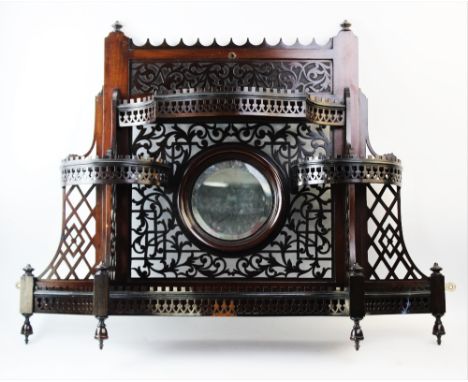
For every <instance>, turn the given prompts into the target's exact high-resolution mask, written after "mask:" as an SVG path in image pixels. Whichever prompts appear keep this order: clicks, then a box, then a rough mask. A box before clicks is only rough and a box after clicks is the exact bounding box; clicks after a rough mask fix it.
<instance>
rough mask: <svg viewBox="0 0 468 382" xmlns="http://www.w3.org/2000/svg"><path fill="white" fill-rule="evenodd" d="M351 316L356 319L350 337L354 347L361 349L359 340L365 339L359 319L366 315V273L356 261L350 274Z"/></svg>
mask: <svg viewBox="0 0 468 382" xmlns="http://www.w3.org/2000/svg"><path fill="white" fill-rule="evenodd" d="M349 305H350V307H349V316H350V318H351V320H353V321H354V325H353V329H352V330H351V335H350V337H349V339H350V340H351V341H354V347H355V349H356V350H359V342H360V341H363V340H364V334H363V332H362V329H361V326H360V325H359V321H361V320H362V319H363V318H364V316H365V315H366V306H365V297H364V273H363V268H362V267H361V266H360V265H359V264H358V263H355V264H354V265H353V266H352V267H351V272H350V275H349Z"/></svg>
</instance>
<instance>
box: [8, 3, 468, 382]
mask: <svg viewBox="0 0 468 382" xmlns="http://www.w3.org/2000/svg"><path fill="white" fill-rule="evenodd" d="M345 18H346V19H349V20H350V21H351V22H352V23H353V26H352V30H353V31H354V33H355V34H356V35H357V36H358V37H359V42H360V48H359V49H360V71H359V75H360V85H361V88H362V89H363V91H364V92H365V94H366V95H367V96H368V98H369V129H370V136H371V140H372V144H373V146H374V148H375V149H376V150H377V151H378V152H381V153H383V152H389V151H393V152H394V153H395V154H396V155H397V156H398V157H399V158H401V159H402V162H403V166H404V179H403V190H402V214H403V228H404V234H405V240H406V244H407V247H408V249H409V251H410V254H411V256H412V258H413V259H414V261H415V263H416V264H417V265H418V266H419V267H420V269H422V270H423V271H425V272H426V273H427V274H428V273H429V268H430V266H431V265H432V264H433V263H434V261H438V262H439V264H440V265H441V266H442V267H443V268H444V270H443V273H444V274H445V275H446V279H447V281H452V282H455V283H456V284H457V291H456V292H455V293H448V294H447V311H448V312H447V314H446V316H445V317H444V319H443V321H444V324H445V327H446V331H447V335H446V336H445V337H444V338H443V345H442V346H441V347H438V346H437V345H435V338H434V337H433V336H432V335H431V330H432V324H433V318H432V316H430V315H405V316H403V315H402V316H372V317H366V318H365V319H364V320H363V322H362V326H363V330H364V333H365V336H366V339H365V341H364V342H363V344H362V348H361V350H360V351H359V352H355V351H354V349H353V346H352V344H351V342H350V341H349V332H350V330H351V324H352V323H351V321H350V320H349V319H347V318H330V317H325V318H313V317H304V318H294V317H292V318H238V319H213V318H160V317H126V318H124V317H111V318H110V319H109V320H108V328H109V331H110V337H111V338H110V340H109V341H107V343H106V344H105V347H104V350H103V351H102V352H100V351H99V350H98V347H97V344H96V341H95V340H93V338H92V335H93V331H94V328H95V324H96V322H95V319H94V317H89V316H83V317H78V316H56V315H35V316H33V317H32V324H33V327H34V330H35V334H34V335H33V336H32V337H31V343H30V345H28V346H27V347H26V346H24V344H23V343H22V338H21V337H20V335H19V328H20V325H21V323H22V317H21V316H20V315H19V313H18V290H17V289H16V288H15V283H16V281H17V280H18V279H19V276H20V275H21V273H22V271H21V268H22V267H23V266H24V265H25V264H27V263H31V264H32V265H33V267H34V268H36V274H38V273H39V272H40V271H42V269H43V268H44V267H45V266H46V264H47V263H48V262H49V261H50V259H51V258H52V255H53V253H54V251H55V249H56V246H57V244H58V239H59V235H60V217H61V188H60V177H59V165H60V160H61V159H62V158H64V157H65V156H66V155H67V154H69V153H83V152H85V151H86V150H87V148H88V146H89V144H90V143H91V138H92V131H93V118H94V110H93V108H94V96H95V95H96V94H97V93H98V91H99V90H100V87H101V85H102V81H103V66H104V65H103V54H104V50H103V48H104V45H103V43H104V37H105V36H106V35H107V34H108V33H109V32H110V30H111V24H112V23H113V22H114V21H115V20H117V19H118V20H120V21H121V22H122V23H123V25H124V28H123V31H124V32H125V33H126V34H127V35H128V36H130V37H133V38H134V40H135V41H136V42H137V43H143V42H144V40H145V39H146V38H147V37H149V38H150V39H151V41H152V42H153V43H158V42H161V41H162V39H163V37H166V38H167V39H168V41H169V42H170V43H173V44H174V43H176V42H177V41H178V40H179V38H183V39H184V40H185V41H186V42H187V43H193V42H195V41H196V39H197V38H198V37H199V38H200V39H201V41H202V42H203V43H205V44H209V43H210V42H211V41H212V39H213V38H214V37H216V38H217V39H218V41H219V42H220V43H227V42H228V40H229V38H231V37H232V38H233V39H234V41H235V42H237V43H242V42H244V41H245V39H246V38H247V37H249V38H250V39H251V41H253V42H257V43H258V42H260V41H261V40H262V39H263V37H266V38H267V41H269V42H270V43H275V42H277V41H278V40H279V38H280V37H283V39H284V40H285V41H286V42H289V43H292V42H293V41H294V40H295V38H296V37H298V38H299V39H300V41H301V42H303V43H307V42H309V41H311V39H312V38H313V37H316V39H317V40H318V41H319V42H321V43H324V42H326V41H327V40H328V38H329V37H331V36H333V35H335V34H336V33H337V32H338V30H339V24H340V22H341V21H343V19H345ZM0 110H1V114H0V115H1V120H0V131H1V135H0V142H1V149H0V159H1V161H0V163H1V175H0V179H1V180H0V182H1V187H0V256H1V262H0V306H1V316H0V317H1V323H0V378H2V377H3V378H32V377H40V378H46V379H50V378H57V379H64V378H113V379H118V378H198V379H223V378H244V377H247V376H248V377H250V378H266V379H272V378H347V377H352V378H358V379H361V378H414V377H420V378H431V377H438V378H442V377H443V378H465V377H466V376H467V361H466V359H467V332H466V325H467V315H466V313H467V312H466V307H467V304H466V299H467V293H466V289H467V283H466V278H467V217H466V201H467V198H466V196H467V187H466V186H467V7H466V4H465V3H463V2H456V3H451V2H440V3H437V2H431V3H421V2H418V3H411V2H405V3H402V2H398V3H379V2H357V3H356V2H307V3H302V2H287V3H281V2H274V3H273V2H261V3H260V2H259V3H256V2H249V3H240V2H238V3H228V2H226V3H218V2H211V3H201V2H197V3H175V2H172V3H170V2H169V3H155V2H152V3H140V2H119V3H112V2H106V3H93V2H84V3H77V2H70V3H65V4H63V3H58V2H50V3H41V2H34V3H32V2H31V3H27V2H21V3H3V2H2V3H0Z"/></svg>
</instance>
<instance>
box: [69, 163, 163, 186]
mask: <svg viewBox="0 0 468 382" xmlns="http://www.w3.org/2000/svg"><path fill="white" fill-rule="evenodd" d="M168 172H169V167H168V166H167V165H165V164H163V163H161V162H158V161H154V160H152V159H148V158H142V157H118V158H83V157H71V158H68V159H66V160H64V161H63V162H62V184H63V185H64V186H66V185H76V184H118V183H123V184H145V185H153V184H154V185H165V184H166V183H167V180H168Z"/></svg>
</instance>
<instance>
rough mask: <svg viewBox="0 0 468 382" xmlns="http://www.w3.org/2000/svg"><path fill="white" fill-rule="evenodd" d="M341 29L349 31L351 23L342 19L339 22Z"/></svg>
mask: <svg viewBox="0 0 468 382" xmlns="http://www.w3.org/2000/svg"><path fill="white" fill-rule="evenodd" d="M340 27H341V30H342V31H350V30H351V23H350V22H349V21H348V20H344V21H343V22H342V23H341V24H340Z"/></svg>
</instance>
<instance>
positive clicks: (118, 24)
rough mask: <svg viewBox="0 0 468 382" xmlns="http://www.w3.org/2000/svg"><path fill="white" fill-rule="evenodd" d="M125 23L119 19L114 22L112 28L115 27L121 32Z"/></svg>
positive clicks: (115, 30) (115, 29) (116, 30)
mask: <svg viewBox="0 0 468 382" xmlns="http://www.w3.org/2000/svg"><path fill="white" fill-rule="evenodd" d="M122 27H123V25H122V24H121V23H120V21H119V20H116V21H115V23H114V24H112V28H114V32H120V30H121V29H122Z"/></svg>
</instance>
